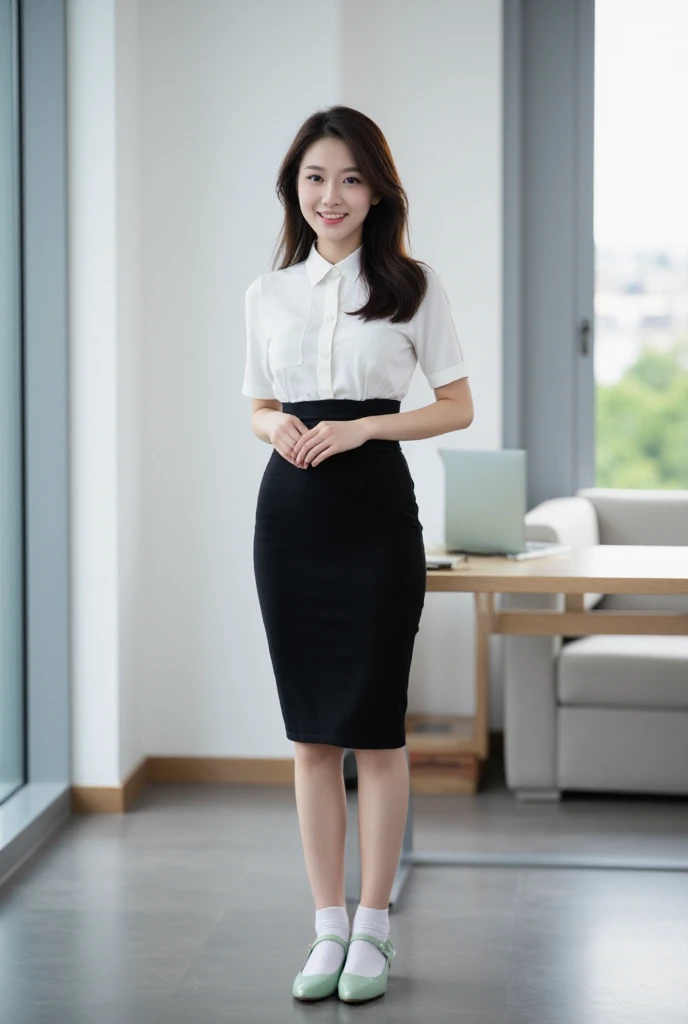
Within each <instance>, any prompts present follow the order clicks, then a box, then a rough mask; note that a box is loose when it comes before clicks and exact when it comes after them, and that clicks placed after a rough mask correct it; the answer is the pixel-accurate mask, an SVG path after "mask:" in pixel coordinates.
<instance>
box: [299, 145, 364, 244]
mask: <svg viewBox="0 0 688 1024" xmlns="http://www.w3.org/2000/svg"><path fill="white" fill-rule="evenodd" d="M355 164H356V161H355V159H354V157H353V155H352V153H351V150H350V149H349V147H348V146H347V145H346V143H344V142H342V141H341V140H340V139H319V140H318V141H317V142H314V143H313V144H312V145H311V146H309V147H308V149H307V150H306V151H305V153H304V155H303V158H302V160H301V166H300V168H299V178H298V194H299V204H300V206H301V212H302V214H303V216H304V217H305V218H306V220H307V221H308V223H309V224H310V226H311V227H312V228H313V230H314V231H315V233H316V234H317V236H318V243H319V244H318V251H319V252H321V253H322V255H324V256H325V257H327V252H328V250H329V252H330V253H333V254H337V253H339V252H342V251H346V252H353V251H354V249H356V248H358V246H359V245H360V244H361V241H362V239H363V221H364V220H365V219H366V216H367V214H368V210H369V209H370V207H371V205H372V204H373V203H374V202H377V196H373V194H372V190H371V188H370V187H369V185H368V184H367V183H366V181H365V179H364V178H363V175H362V174H361V172H360V171H359V170H357V169H356V167H355ZM324 213H335V214H339V216H340V218H341V219H336V220H327V219H326V218H325V217H323V216H322V214H324ZM321 242H322V243H324V245H321V244H320V243H321Z"/></svg>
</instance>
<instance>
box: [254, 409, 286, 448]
mask: <svg viewBox="0 0 688 1024" xmlns="http://www.w3.org/2000/svg"><path fill="white" fill-rule="evenodd" d="M251 405H252V407H253V408H252V411H251V430H252V431H253V433H254V434H255V435H256V437H258V438H260V440H261V441H267V443H268V444H272V441H271V439H270V434H269V433H268V430H269V428H270V427H271V426H272V424H271V422H270V421H271V420H272V421H273V423H274V421H275V419H276V418H277V417H276V416H274V415H273V414H274V413H278V415H280V416H281V415H282V403H281V402H280V401H278V399H276V398H252V399H251Z"/></svg>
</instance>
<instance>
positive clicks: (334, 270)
mask: <svg viewBox="0 0 688 1024" xmlns="http://www.w3.org/2000/svg"><path fill="white" fill-rule="evenodd" d="M341 273H342V272H341V270H340V269H339V267H332V277H339V276H340V275H341Z"/></svg>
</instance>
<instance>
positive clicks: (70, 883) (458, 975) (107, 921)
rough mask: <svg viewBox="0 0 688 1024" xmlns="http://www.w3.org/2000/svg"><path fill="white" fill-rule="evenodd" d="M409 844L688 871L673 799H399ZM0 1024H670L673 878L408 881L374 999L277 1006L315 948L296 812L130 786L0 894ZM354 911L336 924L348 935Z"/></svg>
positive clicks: (678, 993)
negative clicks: (602, 858) (124, 800)
mask: <svg viewBox="0 0 688 1024" xmlns="http://www.w3.org/2000/svg"><path fill="white" fill-rule="evenodd" d="M414 820H415V832H416V836H415V839H416V846H417V847H418V848H423V849H430V848H431V849H439V848H441V847H446V848H463V849H484V850H500V849H505V848H516V847H520V848H523V847H526V846H527V847H528V848H529V849H541V850H557V849H561V850H564V849H565V850H575V851H577V852H581V853H583V852H600V851H603V852H605V853H608V852H612V853H613V852H615V851H619V850H621V851H623V852H625V853H629V854H631V853H635V854H641V853H645V854H647V853H660V854H663V855H675V856H688V801H685V800H680V799H670V798H667V799H656V800H638V799H635V798H627V799H620V800H614V799H608V798H603V797H595V798H590V797H584V796H575V797H573V796H569V797H567V798H565V799H564V801H563V802H562V803H561V804H560V805H545V806H542V805H532V804H531V805H528V804H521V803H519V802H518V801H515V800H513V799H512V797H511V796H510V795H509V794H508V793H507V792H506V791H505V790H504V788H503V786H502V785H501V783H500V782H499V780H498V779H497V780H496V781H494V782H493V783H491V784H490V785H489V786H488V787H487V789H486V791H485V792H483V793H481V794H480V795H479V796H477V797H449V798H447V797H416V798H415V799H414ZM0 896H1V897H2V903H1V916H0V1019H2V1020H3V1021H7V1022H11V1024H15V1022H16V1024H163V1022H165V1024H182V1022H184V1024H204V1022H206V1021H207V1022H209V1024H210V1022H214V1021H225V1020H231V1021H237V1022H239V1024H241V1022H244V1021H245V1022H247V1024H249V1022H256V1024H266V1022H273V1021H274V1022H285V1021H297V1022H300V1021H308V1020H311V1019H315V1018H317V1019H318V1020H320V1021H336V1022H338V1024H346V1022H348V1021H353V1020H357V1019H359V1018H360V1017H362V1016H366V1017H367V1018H368V1019H372V1020H375V1021H385V1022H387V1021H390V1022H391V1021H394V1022H395V1024H398V1022H406V1021H409V1022H411V1021H412V1022H418V1021H428V1022H445V1021H446V1022H452V1024H622V1022H623V1024H655V1022H656V1024H686V1022H687V1021H688V875H687V874H681V873H659V872H657V873H648V872H630V871H625V872H624V871H602V870H584V871H572V870H552V869H543V870H534V869H518V868H509V869H504V868H492V867H490V868H453V867H426V866H422V867H420V866H419V867H416V868H414V870H413V873H412V877H411V879H410V881H409V882H408V883H407V887H406V890H405V892H404V894H403V897H402V899H401V900H400V902H399V903H398V904H397V906H396V907H395V908H394V910H393V911H392V912H391V914H390V921H391V937H392V941H393V942H394V945H395V947H396V949H397V957H396V959H395V961H394V964H393V968H392V972H391V974H390V979H389V983H388V989H387V994H386V995H385V996H384V997H383V999H381V1000H377V1001H374V1002H371V1003H367V1004H363V1005H361V1006H347V1005H345V1004H344V1003H341V1002H339V1000H338V999H337V997H336V996H334V997H333V998H331V999H329V1000H325V1001H323V1002H320V1003H313V1004H302V1003H299V1002H298V1001H296V1000H293V999H292V996H291V985H292V981H293V979H294V976H295V974H296V972H297V971H298V970H299V968H300V967H301V964H302V962H303V960H304V959H305V953H306V949H307V946H308V943H309V942H310V941H311V939H312V937H313V902H312V898H311V894H310V890H309V888H308V882H307V878H306V873H305V868H304V865H303V858H302V853H301V846H300V838H299V831H298V822H297V818H296V810H295V805H294V794H293V791H292V790H290V789H285V788H281V787H266V788H262V787H252V786H236V787H222V786H164V785H157V786H153V787H151V788H149V789H148V790H147V791H146V793H145V794H144V796H143V797H142V799H141V802H140V803H139V805H138V807H137V809H136V810H135V811H133V812H131V813H130V814H128V815H124V816H109V815H108V816H83V817H76V818H74V819H73V821H72V822H71V823H70V825H69V826H68V827H67V828H66V829H65V830H64V831H63V832H62V833H61V834H60V835H59V837H58V838H57V839H56V840H55V841H54V842H53V843H52V844H51V845H50V846H49V847H48V848H47V849H45V850H43V851H41V852H40V853H39V854H38V855H37V857H35V858H34V859H33V861H32V862H30V863H29V864H27V865H25V866H24V867H23V868H22V870H21V871H20V872H19V873H17V874H16V875H14V876H13V877H12V878H11V879H10V881H9V883H8V884H7V885H6V886H5V887H4V889H2V890H0ZM355 907H356V904H355V902H354V903H352V904H351V905H350V913H351V916H353V913H354V910H355Z"/></svg>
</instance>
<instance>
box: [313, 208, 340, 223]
mask: <svg viewBox="0 0 688 1024" xmlns="http://www.w3.org/2000/svg"><path fill="white" fill-rule="evenodd" d="M318 217H320V218H321V219H322V220H324V221H328V220H332V221H338V220H344V218H345V217H346V214H345V213H338V214H337V216H336V217H326V216H325V215H324V214H322V213H321V212H320V210H318Z"/></svg>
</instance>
